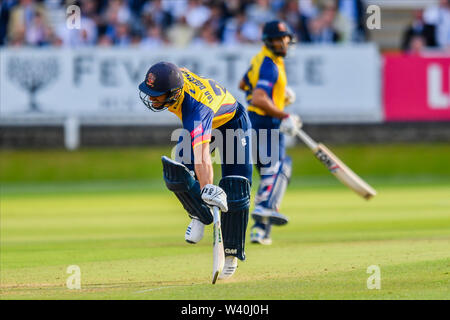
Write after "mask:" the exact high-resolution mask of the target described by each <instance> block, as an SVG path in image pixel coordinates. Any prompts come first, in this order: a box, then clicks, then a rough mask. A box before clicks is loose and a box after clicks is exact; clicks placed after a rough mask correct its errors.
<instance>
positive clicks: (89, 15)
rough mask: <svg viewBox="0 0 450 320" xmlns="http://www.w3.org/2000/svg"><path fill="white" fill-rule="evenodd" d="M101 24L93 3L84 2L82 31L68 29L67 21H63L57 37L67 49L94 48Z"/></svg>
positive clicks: (82, 3)
mask: <svg viewBox="0 0 450 320" xmlns="http://www.w3.org/2000/svg"><path fill="white" fill-rule="evenodd" d="M100 22H101V20H100V17H99V16H98V15H97V12H96V5H95V4H93V1H82V2H81V20H80V29H75V28H74V29H68V28H67V25H66V21H63V22H62V23H61V24H60V25H59V26H58V29H57V31H58V32H57V37H59V39H60V42H61V44H62V45H63V46H65V47H72V48H74V47H84V46H93V45H95V44H96V43H97V37H98V23H100Z"/></svg>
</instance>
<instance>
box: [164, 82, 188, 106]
mask: <svg viewBox="0 0 450 320" xmlns="http://www.w3.org/2000/svg"><path fill="white" fill-rule="evenodd" d="M185 90H186V82H185V83H184V85H183V89H181V95H180V99H178V101H177V102H176V103H174V104H173V105H171V106H170V107H168V108H167V109H168V110H169V111H171V112H177V110H178V107H179V106H181V104H182V103H183V100H184V92H185Z"/></svg>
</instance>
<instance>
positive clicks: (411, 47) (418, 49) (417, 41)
mask: <svg viewBox="0 0 450 320" xmlns="http://www.w3.org/2000/svg"><path fill="white" fill-rule="evenodd" d="M425 42H426V40H425V38H424V37H423V36H422V35H413V36H412V37H411V39H410V41H409V43H408V47H407V48H406V50H405V52H406V53H407V54H409V55H420V54H421V53H422V52H423V51H424V50H425V48H426V45H425Z"/></svg>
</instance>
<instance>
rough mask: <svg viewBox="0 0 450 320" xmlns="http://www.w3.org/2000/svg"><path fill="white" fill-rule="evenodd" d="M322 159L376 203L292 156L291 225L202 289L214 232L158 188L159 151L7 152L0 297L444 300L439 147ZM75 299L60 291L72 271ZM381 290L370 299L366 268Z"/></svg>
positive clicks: (286, 207) (448, 261)
mask: <svg viewBox="0 0 450 320" xmlns="http://www.w3.org/2000/svg"><path fill="white" fill-rule="evenodd" d="M331 149H332V150H333V151H335V153H336V154H337V155H338V156H340V157H341V158H342V160H344V162H346V163H347V164H348V165H349V166H350V167H352V168H353V169H354V170H355V171H356V172H357V173H359V174H360V175H361V176H362V177H363V178H365V179H366V180H367V181H368V182H370V183H371V184H372V185H373V186H374V187H375V188H376V189H377V190H378V192H379V194H378V195H377V197H375V198H374V199H373V200H371V201H369V202H366V201H364V200H362V199H360V198H359V197H358V196H357V195H355V194H354V193H353V192H352V191H350V190H348V189H347V188H346V187H344V186H342V185H340V184H339V183H338V182H337V181H335V179H334V177H333V176H332V175H330V174H328V173H327V172H326V170H325V169H324V168H322V167H321V165H320V164H319V163H317V161H316V160H315V159H314V158H313V157H312V156H311V154H310V152H309V151H308V150H306V149H304V148H298V149H294V150H290V154H292V155H293V158H294V164H295V168H294V178H293V181H292V183H291V185H290V187H289V189H288V192H287V194H286V197H285V199H284V202H283V206H282V209H283V213H285V214H286V215H288V216H289V218H290V223H289V224H288V225H286V226H284V227H278V228H277V227H274V230H273V240H274V243H273V245H272V246H268V247H262V246H258V245H252V244H250V243H249V242H248V241H247V250H246V252H247V260H246V261H245V262H240V263H239V268H238V270H237V272H236V274H235V275H234V276H233V278H232V279H230V280H229V281H223V282H218V283H217V284H216V285H214V286H213V285H211V284H210V281H211V271H212V233H211V229H212V228H211V227H208V228H207V230H206V233H205V238H204V239H203V240H202V241H201V242H200V243H199V244H197V245H189V244H187V243H185V242H184V231H185V228H186V226H187V224H188V223H189V219H188V217H187V215H186V214H185V213H184V212H183V210H182V208H181V205H180V204H179V203H178V202H177V200H176V198H175V197H174V196H173V195H172V194H170V193H168V192H167V191H166V190H165V187H164V186H163V183H162V180H161V171H160V170H161V165H160V163H159V161H160V160H159V156H160V155H161V154H163V153H166V154H167V153H168V149H153V150H146V149H104V150H81V151H77V152H75V153H69V152H64V151H20V152H17V151H16V152H12V151H2V152H1V158H0V161H1V162H0V164H1V171H0V178H1V181H2V185H1V190H0V192H1V199H0V200H1V202H0V222H1V229H0V231H1V235H0V236H1V237H0V239H1V247H0V249H1V250H0V288H1V293H0V298H1V299H450V165H449V163H450V148H449V147H448V145H442V144H441V145H429V146H427V145H396V146H372V147H368V146H347V147H335V146H331ZM70 265H77V266H79V267H80V269H81V290H69V289H67V288H66V280H67V278H68V277H69V276H70V275H69V274H67V273H66V270H67V267H68V266H70ZM372 265H376V266H379V268H380V271H381V289H379V290H369V289H367V279H368V277H369V276H370V274H368V273H367V268H368V267H369V266H372Z"/></svg>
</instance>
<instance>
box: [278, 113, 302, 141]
mask: <svg viewBox="0 0 450 320" xmlns="http://www.w3.org/2000/svg"><path fill="white" fill-rule="evenodd" d="M302 125H303V123H302V120H301V119H300V117H299V116H297V115H295V114H289V115H288V116H287V117H285V118H283V120H281V124H280V131H281V132H282V133H285V134H287V135H290V136H295V134H296V132H297V130H298V129H300V128H301V127H302Z"/></svg>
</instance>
